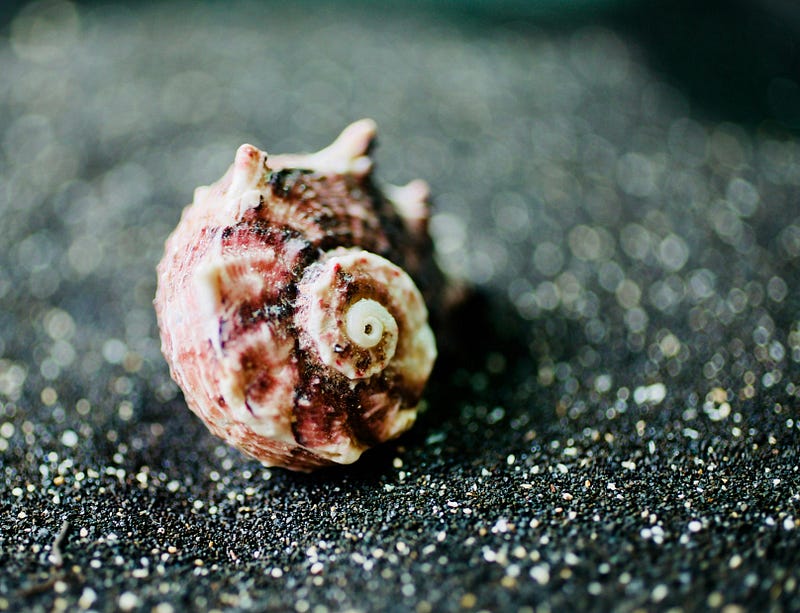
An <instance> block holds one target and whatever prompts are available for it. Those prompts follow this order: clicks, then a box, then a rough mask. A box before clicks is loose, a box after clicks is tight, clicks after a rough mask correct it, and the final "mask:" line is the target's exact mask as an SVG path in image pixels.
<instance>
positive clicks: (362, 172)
mask: <svg viewBox="0 0 800 613" xmlns="http://www.w3.org/2000/svg"><path fill="white" fill-rule="evenodd" d="M377 130H378V128H377V125H376V123H375V122H374V121H373V120H372V119H359V120H358V121H356V122H353V123H351V124H350V125H349V126H347V127H346V128H345V129H344V130H342V133H341V134H339V136H338V137H337V138H336V140H335V141H333V142H332V143H331V144H330V145H328V146H327V147H325V148H324V149H321V150H319V151H317V152H316V153H306V154H288V155H277V156H274V157H272V158H270V167H271V168H273V169H276V170H279V169H283V168H306V169H308V170H313V171H315V172H318V173H320V174H323V175H335V174H352V175H355V176H357V177H363V176H366V175H368V174H369V173H370V172H372V159H371V158H370V157H369V154H368V151H369V148H370V145H372V142H373V141H374V140H375V135H376V134H377Z"/></svg>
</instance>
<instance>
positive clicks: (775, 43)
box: [0, 0, 800, 131]
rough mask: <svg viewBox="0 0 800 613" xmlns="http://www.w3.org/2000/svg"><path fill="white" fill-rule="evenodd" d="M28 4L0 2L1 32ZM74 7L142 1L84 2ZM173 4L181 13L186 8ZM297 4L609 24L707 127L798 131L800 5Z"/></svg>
mask: <svg viewBox="0 0 800 613" xmlns="http://www.w3.org/2000/svg"><path fill="white" fill-rule="evenodd" d="M207 3H208V4H219V5H222V4H224V3H222V2H213V1H211V2H207ZM28 4H30V3H29V2H20V1H18V0H10V1H8V0H7V1H6V2H2V3H0V28H1V27H4V26H7V25H8V23H9V21H10V20H11V19H13V17H14V16H15V15H16V14H18V13H19V12H20V11H24V10H25V6H26V5H28ZM77 4H79V5H104V4H122V5H124V4H128V5H130V6H131V7H135V6H139V5H141V4H142V3H141V2H123V1H120V0H116V1H114V0H110V1H105V2H104V1H97V0H82V1H81V0H79V1H78V2H77ZM158 4H166V3H165V2H160V3H158ZM173 4H174V5H175V10H176V11H179V10H180V6H181V4H180V3H179V2H174V3H173ZM259 4H272V5H274V7H275V9H274V10H275V11H276V13H277V14H279V12H280V10H281V8H282V7H285V6H286V4H285V3H282V2H273V1H270V0H268V1H265V2H261V3H259ZM291 4H292V5H293V6H295V7H296V6H297V5H298V4H303V5H306V6H307V7H308V9H309V10H314V7H317V6H319V7H322V6H325V7H330V6H332V5H333V6H337V5H340V6H347V5H354V6H359V7H361V8H366V7H369V8H371V9H374V10H375V11H384V12H387V13H388V14H397V13H403V14H407V13H411V12H416V13H427V14H429V15H430V17H431V19H436V20H440V19H444V20H450V21H457V22H461V23H468V24H472V25H473V26H474V27H476V28H480V27H481V25H482V24H487V23H495V24H496V23H498V22H500V23H508V24H513V26H514V27H518V28H523V29H526V28H528V29H529V28H541V29H547V30H559V29H563V28H572V27H575V25H576V24H582V23H586V24H599V25H604V26H610V27H612V28H613V29H615V30H617V31H622V32H625V33H626V34H627V36H629V37H630V38H631V39H632V40H634V41H635V42H636V43H637V44H638V45H639V46H640V47H641V48H642V49H643V50H644V51H645V53H646V56H647V58H648V60H649V61H650V62H651V64H652V66H653V68H655V69H656V70H657V71H659V72H660V73H662V74H663V75H664V76H665V77H666V78H667V80H668V81H669V82H670V84H671V85H672V86H673V87H676V88H677V89H679V90H680V91H681V92H682V93H683V94H684V95H685V96H687V97H688V99H689V100H690V101H691V102H692V104H693V106H695V108H698V109H702V111H703V112H704V113H705V114H706V116H707V117H708V119H711V120H727V121H733V122H737V123H742V124H748V125H758V126H760V125H762V124H763V125H766V126H767V127H768V126H769V125H771V124H776V125H777V126H778V127H779V128H780V129H786V128H789V129H791V130H793V131H796V130H798V129H800V2H799V1H798V0H706V1H702V0H646V1H645V0H412V1H409V2H397V1H395V2H392V1H378V2H376V1H373V0H348V1H342V2H330V1H328V2H323V1H321V0H301V1H300V2H292V3H291Z"/></svg>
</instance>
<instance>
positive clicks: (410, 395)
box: [155, 120, 436, 471]
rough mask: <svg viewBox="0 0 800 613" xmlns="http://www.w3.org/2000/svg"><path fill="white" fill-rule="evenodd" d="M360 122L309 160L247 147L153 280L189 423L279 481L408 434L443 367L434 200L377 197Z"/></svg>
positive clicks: (410, 193)
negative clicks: (429, 302) (432, 289)
mask: <svg viewBox="0 0 800 613" xmlns="http://www.w3.org/2000/svg"><path fill="white" fill-rule="evenodd" d="M374 136H375V124H374V123H373V122H372V121H371V120H361V121H359V122H356V123H354V124H352V125H351V126H349V127H348V128H346V129H345V130H344V132H343V133H342V134H341V135H340V136H339V138H338V139H337V140H336V141H335V142H334V143H333V144H332V145H330V146H329V147H327V148H326V149H323V150H321V151H319V152H317V153H313V154H298V155H279V156H269V157H268V156H267V154H266V153H264V152H263V151H260V150H259V149H257V148H256V147H253V146H251V145H242V146H241V147H240V148H239V150H238V151H237V153H236V157H235V161H234V163H233V165H232V166H231V168H230V169H229V170H228V172H227V173H226V174H225V175H224V176H223V177H222V178H221V179H220V180H219V181H218V182H217V183H215V184H213V185H211V186H209V187H201V188H198V189H197V190H196V192H195V197H194V202H193V203H192V204H191V205H189V206H188V207H187V208H186V209H185V210H184V212H183V215H182V218H181V221H180V223H179V224H178V227H177V228H176V229H175V231H174V232H173V233H172V235H171V236H170V237H169V239H168V240H167V243H166V250H165V254H164V257H163V259H162V261H161V263H160V264H159V266H158V289H157V293H156V300H155V306H156V313H157V316H158V322H159V328H160V331H161V340H162V351H163V353H164V356H165V357H166V359H167V362H168V363H169V366H170V372H171V374H172V377H173V378H174V379H175V381H176V382H177V383H178V385H179V386H180V387H181V389H182V390H183V393H184V396H185V398H186V402H187V404H188V405H189V407H190V408H191V409H192V410H193V411H194V412H195V413H196V414H197V415H198V416H199V417H200V418H201V419H202V420H203V421H204V422H205V423H206V425H207V426H208V428H209V429H210V430H211V432H213V433H214V434H216V435H217V436H219V437H221V438H223V439H225V440H226V441H228V442H229V443H230V444H232V445H234V446H236V447H238V448H239V449H241V450H242V451H244V452H245V453H247V454H249V455H251V456H253V457H255V458H257V459H259V460H261V461H262V462H264V463H265V464H268V465H272V466H284V467H287V468H291V469H294V470H302V471H308V470H312V469H314V468H316V467H319V466H324V465H328V464H332V463H342V464H347V463H350V462H353V461H355V460H356V459H358V457H359V456H360V455H361V453H362V452H363V451H364V450H365V449H367V448H369V447H371V446H373V445H375V444H377V443H380V442H382V441H385V440H387V439H391V438H394V437H397V436H399V435H400V434H401V433H403V432H404V431H406V430H407V429H408V428H409V427H411V425H412V424H413V422H414V420H415V418H416V414H417V407H418V405H419V402H420V398H421V395H422V392H423V389H424V387H425V383H426V381H427V379H428V376H429V375H430V372H431V369H432V367H433V363H434V361H435V358H436V344H435V341H434V337H433V333H432V332H431V328H430V326H429V325H428V312H427V309H426V305H425V299H424V298H423V295H422V293H421V292H420V290H419V289H418V287H417V284H416V283H415V279H416V280H420V279H422V280H423V284H424V279H425V277H426V274H427V273H426V267H428V266H430V261H431V258H430V240H429V238H428V235H427V219H428V207H427V196H428V190H427V186H426V184H425V183H424V182H422V181H413V182H412V183H409V184H408V185H406V186H404V187H392V186H389V187H386V188H384V190H383V191H381V190H379V189H377V187H376V186H375V185H374V183H373V181H372V177H371V174H372V161H371V159H370V157H369V156H368V150H369V148H370V145H371V143H372V141H373V138H374Z"/></svg>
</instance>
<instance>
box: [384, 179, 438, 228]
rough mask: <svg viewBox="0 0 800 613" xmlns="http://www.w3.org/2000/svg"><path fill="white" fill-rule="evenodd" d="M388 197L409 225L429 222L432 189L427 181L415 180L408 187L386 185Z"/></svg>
mask: <svg viewBox="0 0 800 613" xmlns="http://www.w3.org/2000/svg"><path fill="white" fill-rule="evenodd" d="M384 191H385V192H386V196H387V197H388V198H389V200H390V201H391V202H392V204H394V208H395V210H396V211H397V212H398V214H399V215H400V216H401V217H402V218H403V219H404V220H405V221H406V222H407V223H409V224H412V225H415V224H417V223H419V222H425V221H427V219H428V217H429V216H430V210H429V206H428V199H429V198H430V193H431V188H430V186H429V185H428V183H427V182H426V181H423V180H422V179H415V180H414V181H411V182H410V183H407V184H406V185H386V186H385V187H384Z"/></svg>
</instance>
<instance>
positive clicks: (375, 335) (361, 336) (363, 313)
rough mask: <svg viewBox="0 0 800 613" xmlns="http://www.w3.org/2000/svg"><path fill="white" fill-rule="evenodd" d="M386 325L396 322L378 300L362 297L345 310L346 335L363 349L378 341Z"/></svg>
mask: <svg viewBox="0 0 800 613" xmlns="http://www.w3.org/2000/svg"><path fill="white" fill-rule="evenodd" d="M387 327H396V324H395V321H394V317H392V314H391V313H389V311H387V310H386V307H384V306H383V305H382V304H381V303H380V302H376V301H375V300H370V299H369V298H362V299H361V300H359V301H358V302H356V303H355V304H353V305H352V306H351V307H350V308H349V309H348V310H347V315H346V316H345V329H346V331H347V336H349V337H350V340H351V341H353V342H354V343H355V344H356V345H358V346H359V347H361V348H363V349H372V348H373V347H375V345H377V344H378V343H380V342H381V339H382V338H383V332H384V330H385V329H386V328H387Z"/></svg>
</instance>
